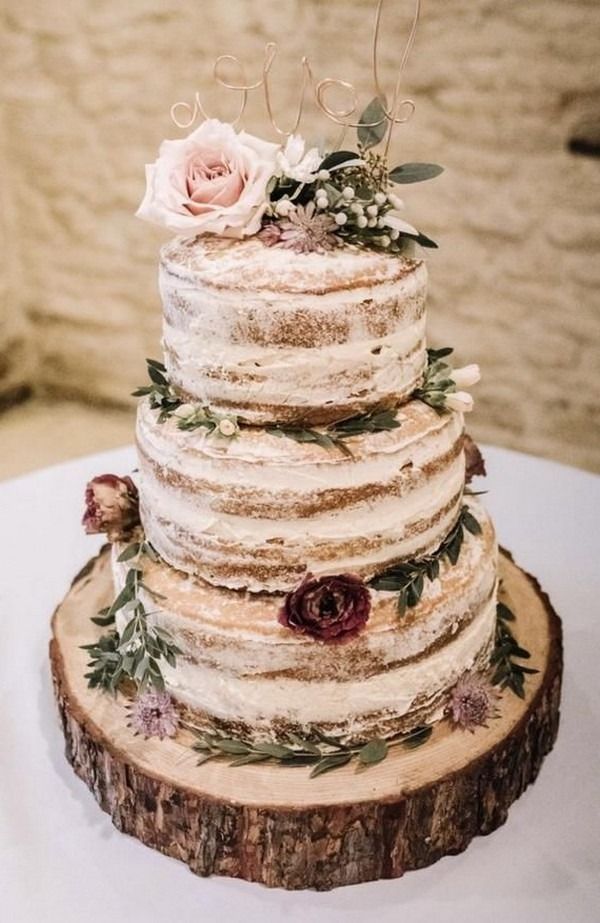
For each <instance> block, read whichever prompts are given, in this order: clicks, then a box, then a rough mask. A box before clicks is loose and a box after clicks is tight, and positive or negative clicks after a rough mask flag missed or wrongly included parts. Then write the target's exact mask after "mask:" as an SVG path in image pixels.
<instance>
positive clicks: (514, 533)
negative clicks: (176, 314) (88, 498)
mask: <svg viewBox="0 0 600 923" xmlns="http://www.w3.org/2000/svg"><path fill="white" fill-rule="evenodd" d="M486 457H487V461H488V469H489V477H488V479H487V483H486V484H485V486H486V487H488V488H489V490H490V492H489V494H488V496H487V497H486V498H485V501H486V502H487V505H488V507H489V509H490V510H491V512H492V514H493V515H494V516H495V519H496V524H497V528H498V534H499V538H500V541H501V542H502V543H503V544H504V545H506V546H507V547H509V548H510V549H511V550H512V551H513V553H514V555H515V557H516V560H517V561H518V562H519V563H520V564H521V565H523V566H524V567H525V568H526V569H528V570H530V571H532V572H533V573H535V574H536V575H537V576H538V577H539V579H540V581H541V583H542V585H543V587H544V588H545V589H546V590H547V591H548V592H549V593H550V596H551V598H552V601H553V603H554V605H555V607H556V609H557V610H558V612H559V614H560V615H561V616H562V617H563V620H564V630H565V649H566V656H565V660H566V678H565V685H564V697H563V709H562V723H561V728H560V732H559V737H558V742H557V745H556V747H555V749H554V751H553V752H552V753H551V754H550V755H549V756H548V757H547V759H546V762H545V763H544V766H543V768H542V771H541V773H540V776H539V778H538V780H537V782H536V784H535V785H534V786H532V787H531V788H530V789H528V791H527V792H526V793H525V794H524V795H523V797H522V798H521V799H520V800H519V801H518V802H517V803H516V804H515V805H514V806H513V808H512V810H511V813H510V816H509V819H508V822H507V823H506V824H505V825H504V827H502V828H501V829H500V830H498V831H496V832H495V833H494V834H493V835H492V836H489V837H483V838H478V839H476V840H475V841H474V842H473V843H472V844H471V846H470V847H469V849H468V850H467V851H466V852H465V853H463V854H462V855H460V856H455V857H448V858H446V859H443V860H442V861H441V862H438V863H437V864H436V865H434V866H431V867H430V868H428V869H425V870H423V871H419V872H411V873H409V874H407V875H406V876H405V877H404V878H402V879H400V880H396V881H381V882H375V883H371V884H364V885H357V886H354V887H350V888H342V889H338V890H336V891H332V892H328V893H321V894H318V893H314V892H287V893H286V892H284V891H279V890H278V891H269V890H268V889H266V888H264V887H262V886H259V885H252V884H248V883H247V882H241V881H233V880H229V879H224V878H213V879H200V878H197V877H195V876H193V875H192V874H191V873H190V872H189V871H188V870H187V868H186V867H185V866H184V865H182V864H180V863H178V862H176V861H174V860H171V859H167V858H165V857H164V856H161V855H159V854H158V853H156V852H154V851H153V850H151V849H147V848H146V847H144V846H142V845H141V844H140V843H139V842H137V841H136V840H134V839H131V838H129V837H126V836H123V835H122V834H120V833H118V832H117V831H116V830H115V829H114V828H113V827H112V825H111V823H110V820H109V818H108V816H107V815H106V814H103V813H102V812H101V811H100V809H99V808H98V806H97V805H96V803H95V801H94V800H93V798H92V796H91V794H90V793H89V791H88V790H87V788H85V786H84V785H83V783H81V782H80V781H79V780H78V779H77V778H76V777H75V776H74V775H73V773H72V771H71V769H70V767H69V766H68V765H67V763H66V761H65V759H64V756H63V741H62V738H61V734H60V732H59V729H58V725H57V720H56V715H55V712H54V705H53V701H52V693H51V687H50V678H49V670H48V664H47V641H48V634H49V629H48V623H49V618H50V615H51V613H52V610H53V608H54V606H55V605H56V603H57V602H58V601H59V599H60V598H61V597H62V595H63V594H64V592H65V590H66V588H67V586H68V583H69V581H70V579H71V578H72V577H73V575H74V574H75V572H76V571H77V570H78V568H79V567H80V566H81V565H82V564H83V563H84V562H85V561H86V560H87V559H88V558H89V557H90V556H91V555H92V554H93V553H94V551H95V550H96V547H97V546H98V545H99V543H100V542H99V540H96V539H95V538H90V537H86V536H84V534H83V531H82V530H81V528H80V526H79V520H80V518H81V513H82V495H83V488H84V484H85V482H86V480H87V479H88V478H89V477H91V476H93V475H94V474H99V473H102V472H105V471H114V472H115V473H119V474H123V473H126V472H127V471H129V470H130V469H131V468H132V466H133V465H134V455H133V450H132V449H130V448H126V449H122V450H118V451H113V452H108V453H104V454H103V455H97V456H90V457H87V458H83V459H78V460H75V461H72V462H69V463H67V464H64V465H59V466H57V467H53V468H48V469H45V470H43V471H40V472H37V473H35V474H32V475H27V476H25V477H23V478H19V479H17V480H13V481H9V482H5V483H4V484H0V517H1V519H0V521H1V524H2V528H1V539H0V544H1V547H0V552H1V558H0V560H1V565H0V567H1V571H2V577H1V582H0V701H1V712H0V748H1V749H0V753H1V756H0V920H2V921H3V923H4V921H5V923H33V921H36V923H37V921H43V923H100V921H102V923H105V921H111V923H113V921H114V923H117V921H118V923H120V921H127V923H155V921H162V920H165V921H169V923H192V921H193V923H202V921H212V920H218V921H223V923H237V921H238V920H239V921H242V920H243V921H245V923H255V921H257V923H258V921H260V923H269V921H280V920H281V921H283V920H285V921H286V923H295V921H302V923H304V921H306V920H307V919H310V920H311V921H317V923H320V921H334V923H335V921H344V923H354V921H362V920H365V921H369V923H370V921H374V923H387V921H394V923H400V921H407V923H420V921H426V923H433V921H435V923H444V921H448V923H469V921H477V923H482V921H485V923H499V921H502V923H513V921H514V923H537V921H540V923H553V921H556V923H564V921H567V920H568V921H572V923H587V921H590V923H591V921H595V923H597V921H599V920H600V818H599V812H600V746H599V738H600V734H599V728H600V647H599V644H598V641H599V639H600V629H599V623H600V611H599V610H600V605H599V600H600V541H599V522H600V478H598V477H595V476H594V475H591V474H586V473H584V472H581V471H576V470H574V469H571V468H566V467H563V466H560V465H556V464H552V463H550V462H546V461H541V460H539V459H534V458H530V457H527V456H524V455H519V454H516V453H513V452H507V451H503V450H500V449H492V448H490V449H487V450H486ZM483 483H484V482H482V484H483Z"/></svg>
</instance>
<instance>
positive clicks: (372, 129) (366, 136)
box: [357, 96, 388, 150]
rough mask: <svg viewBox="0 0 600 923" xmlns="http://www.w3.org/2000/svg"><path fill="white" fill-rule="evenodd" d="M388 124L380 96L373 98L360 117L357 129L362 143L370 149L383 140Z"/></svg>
mask: <svg viewBox="0 0 600 923" xmlns="http://www.w3.org/2000/svg"><path fill="white" fill-rule="evenodd" d="M387 126H388V119H387V116H386V114H385V109H384V108H383V102H382V100H381V98H380V97H379V96H376V97H375V98H374V99H372V100H371V102H370V103H369V105H368V106H367V108H366V109H365V110H364V112H363V113H362V115H361V117H360V119H359V125H358V129H357V134H358V140H359V142H360V144H361V145H362V146H363V148H365V150H368V149H369V148H371V147H375V145H376V144H379V142H380V141H383V138H384V137H385V133H386V130H387Z"/></svg>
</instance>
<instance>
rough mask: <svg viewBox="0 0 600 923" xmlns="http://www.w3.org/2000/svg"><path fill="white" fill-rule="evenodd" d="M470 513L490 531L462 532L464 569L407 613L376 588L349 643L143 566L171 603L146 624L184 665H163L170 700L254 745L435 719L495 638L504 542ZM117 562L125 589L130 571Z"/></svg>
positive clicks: (154, 606)
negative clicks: (163, 634) (312, 633)
mask: <svg viewBox="0 0 600 923" xmlns="http://www.w3.org/2000/svg"><path fill="white" fill-rule="evenodd" d="M470 505H471V506H472V509H473V512H474V514H475V515H476V517H477V519H478V520H479V522H480V524H481V525H482V532H481V534H480V535H477V536H473V535H470V534H468V535H466V537H465V541H464V544H463V547H462V550H461V553H460V556H459V559H458V562H457V563H456V564H455V565H450V564H448V563H447V562H446V563H444V564H443V565H442V568H441V571H440V577H439V579H437V580H435V581H434V582H432V583H429V582H427V581H426V584H425V590H424V593H423V596H422V598H421V601H420V602H419V604H418V605H417V606H416V607H415V608H412V609H408V610H407V611H406V613H405V614H404V615H403V616H402V617H399V616H398V611H397V594H395V593H384V592H372V611H371V616H370V619H369V621H368V623H367V625H366V627H365V629H364V630H363V632H362V633H361V634H360V635H358V636H357V637H355V638H353V639H352V640H351V641H349V642H347V643H346V644H341V645H339V644H327V643H324V642H321V641H317V640H315V639H313V638H310V637H307V636H306V635H302V634H298V633H296V632H294V631H291V630H290V629H287V628H284V627H283V626H282V625H280V624H279V622H278V621H277V615H278V612H279V609H280V607H281V605H282V602H283V597H282V596H280V595H269V594H260V595H254V594H249V593H244V592H231V591H227V590H222V589H218V588H215V587H213V586H211V585H210V584H207V583H206V582H205V581H203V580H201V579H198V578H194V577H190V576H188V575H186V574H183V573H180V572H177V571H175V570H173V569H172V568H171V567H168V566H166V565H165V564H164V563H162V562H160V563H157V564H153V563H151V562H149V561H146V560H145V561H144V565H143V566H144V582H145V583H146V584H147V585H148V586H149V587H150V588H151V589H152V590H154V591H155V592H156V593H159V594H160V595H161V596H162V597H164V598H163V599H160V600H159V601H158V602H157V601H156V599H148V600H147V602H148V609H149V610H151V611H152V613H153V614H152V615H151V616H150V619H151V620H152V621H154V622H155V623H156V624H158V625H160V626H161V627H162V628H164V629H166V630H168V631H169V632H170V633H171V634H172V636H173V638H174V640H175V642H176V644H177V646H178V647H179V648H180V650H181V652H182V653H181V654H180V655H179V657H178V661H177V667H176V669H174V670H173V669H171V668H169V667H168V666H167V665H165V666H164V674H165V680H166V684H167V688H168V690H169V692H170V693H171V694H172V695H173V696H174V697H175V698H176V699H177V701H179V702H180V703H181V704H182V705H184V706H185V707H186V708H187V709H188V710H189V713H190V715H191V716H192V717H193V719H194V721H195V722H196V723H197V724H199V725H205V726H207V727H215V726H216V727H219V728H221V729H223V730H225V731H226V732H227V733H233V734H238V733H241V734H243V735H246V736H250V737H261V736H262V737H264V736H269V735H271V736H279V737H281V736H282V735H284V734H285V733H289V732H290V731H295V732H297V733H298V732H299V733H303V734H306V733H308V732H309V731H310V729H311V728H312V729H314V728H315V727H317V728H319V729H320V730H322V731H324V732H329V733H335V734H336V735H340V736H342V737H344V738H348V739H360V738H368V737H373V736H374V735H376V734H383V735H386V734H394V733H398V732H400V731H407V730H411V729H412V728H414V727H416V726H417V725H419V724H421V723H423V722H424V721H430V720H435V719H436V718H438V717H439V716H440V713H441V710H442V709H443V707H444V705H445V702H446V701H447V695H448V692H449V690H450V688H451V687H452V686H453V685H454V684H455V683H456V681H457V679H458V678H459V677H460V676H461V675H462V673H464V672H465V671H466V670H471V669H482V668H484V667H485V665H486V663H487V659H488V657H489V654H490V649H491V645H492V641H493V635H494V626H495V618H496V583H497V578H496V567H497V549H496V541H495V536H494V531H493V527H492V525H491V522H490V520H489V518H488V516H487V514H486V513H485V511H484V510H483V508H482V507H481V506H479V505H478V504H477V503H476V502H474V501H470ZM117 554H118V549H115V555H114V571H115V580H116V584H117V589H118V588H120V586H122V584H123V581H124V578H125V574H126V571H127V566H128V565H126V564H119V563H118V562H116V557H117ZM123 618H125V619H126V618H127V616H126V615H125V616H123ZM118 627H122V626H120V625H119V624H118Z"/></svg>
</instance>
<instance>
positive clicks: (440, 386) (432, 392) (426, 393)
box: [413, 346, 456, 413]
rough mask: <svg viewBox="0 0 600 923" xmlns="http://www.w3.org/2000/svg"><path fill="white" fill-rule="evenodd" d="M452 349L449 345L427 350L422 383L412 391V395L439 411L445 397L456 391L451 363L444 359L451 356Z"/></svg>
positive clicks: (443, 404)
mask: <svg viewBox="0 0 600 923" xmlns="http://www.w3.org/2000/svg"><path fill="white" fill-rule="evenodd" d="M453 352H454V350H453V349H452V348H451V347H450V346H446V347H444V348H443V349H428V350H427V368H426V369H425V378H424V380H423V383H422V384H421V386H420V387H419V388H417V390H416V391H415V392H414V394H413V397H415V398H417V399H418V400H420V401H423V402H424V403H425V404H429V406H430V407H433V408H434V409H435V410H437V411H438V412H439V413H441V412H442V411H443V410H444V408H445V406H446V397H447V395H448V394H451V393H452V392H453V391H456V384H455V382H454V381H453V380H452V371H453V368H452V365H451V364H450V363H449V362H445V361H444V360H445V359H446V358H447V357H448V356H451V355H452V353H453Z"/></svg>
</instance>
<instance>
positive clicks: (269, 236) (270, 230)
mask: <svg viewBox="0 0 600 923" xmlns="http://www.w3.org/2000/svg"><path fill="white" fill-rule="evenodd" d="M256 236H257V237H258V238H259V240H262V242H263V244H265V245H266V246H267V247H274V246H275V245H276V244H278V243H279V241H280V240H281V228H280V226H279V225H278V224H277V223H276V222H274V221H271V222H270V223H269V224H265V225H264V226H263V227H262V228H261V229H260V231H259V232H258V234H257V235H256Z"/></svg>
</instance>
